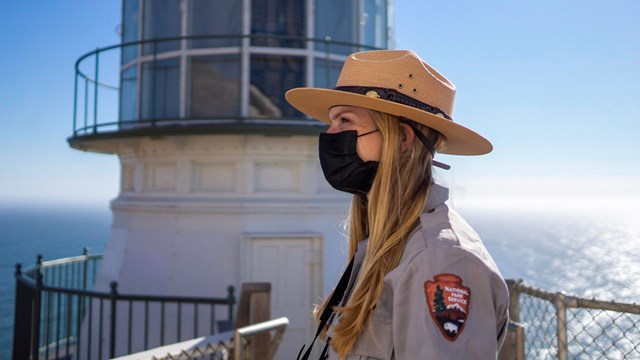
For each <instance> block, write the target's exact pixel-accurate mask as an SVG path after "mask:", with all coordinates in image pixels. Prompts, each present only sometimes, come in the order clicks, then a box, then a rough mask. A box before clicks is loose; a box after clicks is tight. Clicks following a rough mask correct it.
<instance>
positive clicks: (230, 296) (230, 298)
mask: <svg viewBox="0 0 640 360" xmlns="http://www.w3.org/2000/svg"><path fill="white" fill-rule="evenodd" d="M235 291H236V288H235V287H233V286H232V285H229V286H228V287H227V300H228V301H229V323H230V324H233V304H235V303H236V297H235V296H234V295H233V293H234V292H235Z"/></svg>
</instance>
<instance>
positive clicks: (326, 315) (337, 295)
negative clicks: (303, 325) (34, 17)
mask: <svg viewBox="0 0 640 360" xmlns="http://www.w3.org/2000/svg"><path fill="white" fill-rule="evenodd" d="M354 258H355V256H354V257H352V258H351V261H350V262H349V265H348V266H347V269H346V270H345V271H344V273H342V277H341V278H340V281H339V282H338V285H337V286H336V288H335V290H333V294H332V295H331V298H329V302H328V303H327V306H326V307H325V308H324V310H323V311H322V314H321V315H320V324H318V330H317V331H316V336H315V337H314V338H313V341H311V344H310V345H309V347H308V348H307V351H305V353H304V355H302V352H303V351H304V348H305V346H306V345H302V349H300V352H298V358H297V359H298V360H308V359H309V356H311V349H313V344H314V343H315V342H316V339H317V338H318V336H320V333H321V332H322V329H324V327H325V326H326V325H327V322H328V321H329V319H330V318H331V315H333V312H334V311H333V308H334V307H335V306H336V305H338V303H340V300H342V298H343V297H344V292H345V291H346V290H347V285H348V284H349V279H350V278H351V271H352V270H353V259H354ZM329 340H330V339H327V345H326V346H325V348H324V350H323V351H322V354H323V355H322V356H321V358H322V357H323V356H326V352H327V346H328V345H329ZM300 355H302V357H300Z"/></svg>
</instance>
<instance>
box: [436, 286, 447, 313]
mask: <svg viewBox="0 0 640 360" xmlns="http://www.w3.org/2000/svg"><path fill="white" fill-rule="evenodd" d="M433 306H434V307H435V310H436V312H437V313H439V312H442V311H445V310H447V306H446V305H445V304H444V296H443V295H442V288H441V287H440V285H438V286H436V292H435V294H434V297H433Z"/></svg>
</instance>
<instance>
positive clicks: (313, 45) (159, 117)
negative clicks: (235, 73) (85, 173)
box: [69, 34, 379, 141]
mask: <svg viewBox="0 0 640 360" xmlns="http://www.w3.org/2000/svg"><path fill="white" fill-rule="evenodd" d="M198 42H217V45H215V46H213V47H204V48H203V47H202V46H200V45H197V44H198ZM244 42H249V43H254V42H257V43H259V44H262V46H261V47H258V46H257V45H256V44H254V45H253V46H256V49H252V50H251V55H256V54H258V55H269V54H273V51H272V50H271V49H273V48H282V47H285V48H286V49H287V53H288V54H292V56H297V57H305V56H307V55H308V54H309V52H311V53H313V54H315V57H316V58H318V59H322V60H329V59H332V60H339V61H340V62H341V61H343V60H344V58H345V57H346V56H347V55H348V54H350V53H353V52H356V51H364V50H375V49H379V48H377V47H374V46H369V45H364V44H357V43H351V42H344V41H334V40H332V39H330V38H325V39H318V38H307V37H295V36H283V35H264V34H252V35H190V36H178V37H166V38H153V39H144V40H139V41H131V42H123V43H120V44H116V45H111V46H106V47H103V48H97V49H95V50H93V51H90V52H88V53H86V54H84V55H82V56H81V57H80V58H78V60H77V61H76V64H75V79H74V100H73V129H72V130H73V132H72V135H71V136H70V138H69V140H70V141H72V140H74V139H76V138H83V137H94V136H99V135H109V134H111V135H113V134H116V135H118V136H126V135H127V134H129V135H131V136H135V134H139V133H144V132H161V131H163V130H166V128H170V129H171V131H172V132H176V131H188V130H189V128H190V127H215V128H221V129H225V128H235V127H242V126H244V125H246V124H250V125H251V126H254V127H260V126H266V127H269V126H271V127H277V126H280V127H282V128H286V127H290V126H292V125H296V126H298V127H300V129H302V130H299V131H305V130H303V129H311V130H307V131H317V129H318V127H319V126H321V125H320V123H318V122H315V121H313V120H311V119H309V118H307V117H305V116H303V115H302V114H298V115H295V116H282V115H278V116H275V115H273V116H255V115H251V114H250V113H249V111H248V110H246V111H242V110H241V109H240V108H237V109H235V110H236V113H235V114H234V115H230V114H227V113H220V114H219V115H215V116H212V115H211V114H209V115H207V116H204V117H202V116H199V115H198V116H196V115H192V114H188V113H186V110H184V111H182V112H181V114H178V115H176V114H173V113H172V115H169V114H165V113H164V111H161V110H159V107H160V106H161V104H160V102H159V101H160V100H156V97H157V96H159V95H156V94H155V92H156V91H157V89H158V84H156V82H157V81H159V80H157V79H156V75H155V74H153V73H154V72H155V71H156V70H157V71H161V68H162V66H161V65H160V64H162V62H163V61H168V60H171V59H177V58H179V57H180V56H182V55H185V56H187V57H197V56H202V55H203V54H206V55H209V56H210V55H222V56H229V55H238V56H240V55H242V54H244V53H246V52H247V51H248V50H247V49H246V47H245V46H243V43H244ZM282 43H287V44H290V43H297V44H299V45H300V46H298V47H291V46H284V45H282ZM175 44H189V45H188V46H187V45H180V47H179V48H175V49H174V48H172V46H170V45H175ZM223 44H224V46H223ZM303 44H304V45H303ZM238 61H240V60H238ZM326 67H327V71H326V72H327V74H329V72H330V71H333V70H332V68H331V66H330V65H329V63H328V62H327V64H326ZM127 70H131V71H132V72H133V73H135V75H131V76H132V78H128V77H127V76H128V75H127V73H126V71H127ZM336 71H337V70H336ZM144 76H147V77H148V79H145V80H144V81H149V85H150V88H148V89H143V88H142V87H141V86H142V85H141V84H142V83H141V81H142V80H141V79H142V77H144ZM327 76H329V75H327ZM133 79H135V82H136V87H137V88H138V92H139V93H138V92H136V93H135V95H132V97H131V98H127V99H123V98H122V96H123V94H122V93H121V90H122V88H123V85H122V84H123V83H131V81H133ZM220 86H221V87H222V86H223V85H222V84H221V85H220ZM243 86H244V85H243ZM327 86H330V85H329V84H328V85H327ZM218 90H219V89H218ZM158 91H159V90H158ZM231 91H232V90H229V92H231ZM234 91H236V90H234ZM243 91H245V92H247V93H249V92H250V91H255V90H251V89H249V88H247V89H244V90H243ZM254 95H255V94H254ZM238 96H240V95H239V94H238ZM134 98H135V106H134V105H132V104H129V105H125V107H127V106H130V107H132V108H135V111H133V110H131V111H133V112H134V113H133V114H130V115H126V116H125V115H123V114H122V113H121V111H120V110H121V106H120V105H121V101H125V100H127V101H133V100H132V99H134ZM143 99H147V100H148V101H149V104H147V105H146V106H148V109H147V108H145V107H144V106H143V105H142V103H141V102H142V101H143ZM185 106H186V105H185ZM143 108H144V109H146V110H143ZM243 108H244V106H243ZM127 109H128V107H127ZM179 113H180V112H179ZM196 131H201V129H200V130H198V129H196ZM261 131H263V130H261Z"/></svg>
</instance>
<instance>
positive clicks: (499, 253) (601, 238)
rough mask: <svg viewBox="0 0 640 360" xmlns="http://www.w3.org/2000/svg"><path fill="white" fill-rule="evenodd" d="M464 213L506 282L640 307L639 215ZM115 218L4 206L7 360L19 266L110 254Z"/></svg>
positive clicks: (3, 343) (1, 263) (2, 305)
mask: <svg viewBox="0 0 640 360" xmlns="http://www.w3.org/2000/svg"><path fill="white" fill-rule="evenodd" d="M460 212H461V214H462V215H463V216H464V217H465V218H466V219H467V221H468V222H469V223H470V224H471V225H472V226H473V227H474V228H475V230H476V231H477V232H478V233H479V234H480V236H481V237H482V239H483V241H484V243H485V245H486V247H487V248H488V250H489V252H490V253H491V254H492V256H493V258H494V260H495V261H496V263H497V264H498V266H499V268H500V270H501V271H502V274H503V276H504V277H505V278H519V279H523V280H524V281H525V282H526V283H529V284H531V285H534V286H537V287H540V288H542V289H545V290H548V291H561V290H562V291H565V292H567V293H568V294H571V295H576V296H580V297H587V298H591V297H595V298H597V299H601V300H616V301H621V302H638V301H639V300H640V263H638V261H637V259H640V221H639V220H640V219H639V218H638V212H616V211H614V210H612V208H603V207H598V208H594V209H593V210H589V209H584V208H583V209H580V211H567V210H566V209H564V210H548V209H547V210H540V209H538V210H532V209H528V210H523V209H520V210H495V209H489V210H486V209H485V210H479V209H474V208H461V209H460ZM110 224H111V212H110V210H109V208H108V205H107V204H104V205H95V206H89V205H84V206H71V205H65V206H61V205H35V204H21V203H14V204H0V244H2V252H0V359H8V358H10V354H11V347H12V342H11V341H12V335H13V334H12V327H13V308H14V295H15V280H14V276H13V274H14V271H15V264H16V263H18V262H19V263H22V264H23V265H25V266H26V265H30V264H32V263H33V262H34V261H35V259H36V255H37V254H42V255H43V256H44V259H45V260H48V259H57V258H62V257H68V256H75V255H80V254H82V249H83V247H85V246H87V247H89V248H90V251H91V252H93V253H99V252H102V249H103V248H104V245H105V241H106V240H107V238H108V236H109V231H110Z"/></svg>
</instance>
